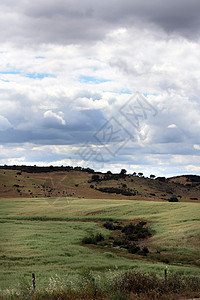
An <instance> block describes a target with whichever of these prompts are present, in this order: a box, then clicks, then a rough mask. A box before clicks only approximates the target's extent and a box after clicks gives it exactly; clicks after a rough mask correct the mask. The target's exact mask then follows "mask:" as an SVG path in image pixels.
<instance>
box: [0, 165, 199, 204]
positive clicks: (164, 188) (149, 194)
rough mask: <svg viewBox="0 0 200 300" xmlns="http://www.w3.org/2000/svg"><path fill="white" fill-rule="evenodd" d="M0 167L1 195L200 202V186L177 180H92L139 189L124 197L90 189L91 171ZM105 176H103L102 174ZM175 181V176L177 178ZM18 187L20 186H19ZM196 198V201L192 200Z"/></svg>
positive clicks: (111, 185) (99, 184) (112, 185)
mask: <svg viewBox="0 0 200 300" xmlns="http://www.w3.org/2000/svg"><path fill="white" fill-rule="evenodd" d="M18 173H19V172H18V171H15V170H3V169H0V197H3V198H5V197H6V198H11V197H29V198H34V197H81V198H87V199H88V198H90V199H101V198H104V199H133V200H134V199H137V200H151V201H166V200H167V199H169V198H170V197H171V196H172V195H176V196H180V197H179V201H181V202H185V201H187V202H195V203H197V202H200V185H197V186H193V187H192V186H185V185H183V184H179V183H177V182H173V180H170V181H171V182H160V181H157V180H150V179H148V178H139V177H137V176H131V177H128V176H127V177H126V178H125V179H121V178H120V179H119V180H109V181H103V182H99V183H94V182H93V183H92V185H94V187H96V188H100V187H101V188H102V187H115V188H122V185H123V184H126V186H127V188H129V189H132V190H134V189H135V190H136V191H137V192H138V194H137V196H130V197H127V196H122V195H117V194H111V193H109V194H108V193H102V192H99V191H97V190H95V189H92V188H90V185H91V183H89V182H88V181H90V179H91V176H92V174H89V173H86V172H79V171H70V172H67V171H65V172H64V171H63V172H61V171H58V172H51V173H26V172H22V173H21V175H19V174H18ZM101 176H103V175H100V177H101ZM174 180H175V179H174ZM18 186H19V187H18ZM191 198H195V199H197V200H192V199H191Z"/></svg>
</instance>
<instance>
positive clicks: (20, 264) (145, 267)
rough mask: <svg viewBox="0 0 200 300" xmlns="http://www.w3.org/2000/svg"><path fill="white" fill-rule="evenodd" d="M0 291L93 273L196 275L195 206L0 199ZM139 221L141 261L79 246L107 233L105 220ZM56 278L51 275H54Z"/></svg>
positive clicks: (199, 241)
mask: <svg viewBox="0 0 200 300" xmlns="http://www.w3.org/2000/svg"><path fill="white" fill-rule="evenodd" d="M0 206H1V209H0V211H1V215H0V222H1V230H0V232H1V247H0V258H1V271H0V282H1V285H0V287H1V289H6V288H15V287H17V285H18V284H19V283H20V282H21V281H23V280H26V281H29V282H30V281H31V274H32V273H33V272H34V273H35V274H36V278H37V287H45V286H47V285H48V283H49V279H50V277H54V276H61V277H62V278H65V277H66V276H69V274H71V275H75V274H77V273H79V272H82V271H83V270H85V269H86V268H89V269H90V270H93V271H94V272H97V273H98V272H102V271H104V272H105V273H106V272H109V271H110V270H118V271H121V270H135V271H145V272H147V273H151V272H155V273H156V274H157V275H159V276H161V277H162V276H163V274H164V269H165V266H166V263H167V264H168V270H169V272H171V273H173V272H177V271H178V272H181V273H183V274H186V275H195V276H200V275H199V263H200V257H199V249H200V223H199V203H165V202H160V203H159V202H147V201H131V200H107V199H106V200H103V199H97V200H95V199H78V198H32V199H29V198H7V199H3V198H2V199H1V201H0ZM109 219H113V220H145V221H147V222H148V223H149V226H150V228H151V230H152V231H153V233H154V234H153V236H152V237H151V238H150V239H149V240H148V247H149V249H150V254H149V255H148V256H147V257H140V256H138V255H134V254H133V255H126V254H123V253H120V249H116V251H112V250H111V249H106V248H104V249H98V247H97V246H94V247H92V246H91V247H86V246H84V245H82V244H81V240H82V239H83V237H85V236H88V235H90V234H96V233H102V234H103V235H104V236H106V235H108V234H110V231H109V230H107V229H105V228H103V227H102V226H99V225H100V221H105V220H109ZM56 274H57V275H56Z"/></svg>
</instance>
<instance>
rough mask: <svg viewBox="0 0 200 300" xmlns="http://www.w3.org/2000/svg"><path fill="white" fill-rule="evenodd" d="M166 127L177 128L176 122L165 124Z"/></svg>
mask: <svg viewBox="0 0 200 300" xmlns="http://www.w3.org/2000/svg"><path fill="white" fill-rule="evenodd" d="M167 128H177V126H176V124H170V125H168V126H167Z"/></svg>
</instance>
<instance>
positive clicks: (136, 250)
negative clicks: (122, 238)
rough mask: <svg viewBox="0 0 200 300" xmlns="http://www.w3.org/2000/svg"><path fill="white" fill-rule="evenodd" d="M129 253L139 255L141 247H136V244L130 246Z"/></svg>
mask: <svg viewBox="0 0 200 300" xmlns="http://www.w3.org/2000/svg"><path fill="white" fill-rule="evenodd" d="M128 252H129V253H131V254H135V253H138V252H140V247H139V246H137V245H135V244H132V245H129V246H128Z"/></svg>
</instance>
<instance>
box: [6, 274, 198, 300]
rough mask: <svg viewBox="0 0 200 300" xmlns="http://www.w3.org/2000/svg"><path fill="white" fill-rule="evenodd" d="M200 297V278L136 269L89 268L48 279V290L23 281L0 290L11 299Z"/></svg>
mask: <svg viewBox="0 0 200 300" xmlns="http://www.w3.org/2000/svg"><path fill="white" fill-rule="evenodd" d="M189 295H190V296H191V295H192V296H194V297H197V296H200V279H198V278H195V277H185V276H183V275H182V274H180V273H176V274H169V275H168V277H167V279H166V278H159V277H157V276H156V275H155V274H154V273H152V274H146V273H139V272H134V271H127V272H119V271H115V272H112V271H109V272H107V273H103V274H101V275H99V274H94V273H93V272H91V271H89V270H87V269H86V270H84V271H83V272H82V273H79V274H77V275H76V276H74V277H65V278H61V277H59V276H57V275H55V276H54V277H51V278H50V279H49V285H48V287H47V288H46V289H41V290H37V291H36V292H34V291H33V290H32V288H31V285H30V284H28V283H26V282H22V283H21V285H20V286H19V288H18V290H15V291H14V290H6V291H2V292H1V293H0V299H7V300H9V299H12V300H19V299H21V300H23V299H24V300H25V299H30V300H31V299H33V300H43V299H49V300H57V299H66V300H73V299H74V300H75V299H77V300H78V299H89V300H91V299H98V300H100V299H102V300H103V299H105V300H106V299H107V300H108V299H112V300H114V299H116V300H117V299H118V300H119V299H124V300H125V299H127V300H128V299H143V300H144V299H149V300H151V299H154V300H155V299H166V300H170V299H178V298H179V297H187V296H189Z"/></svg>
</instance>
